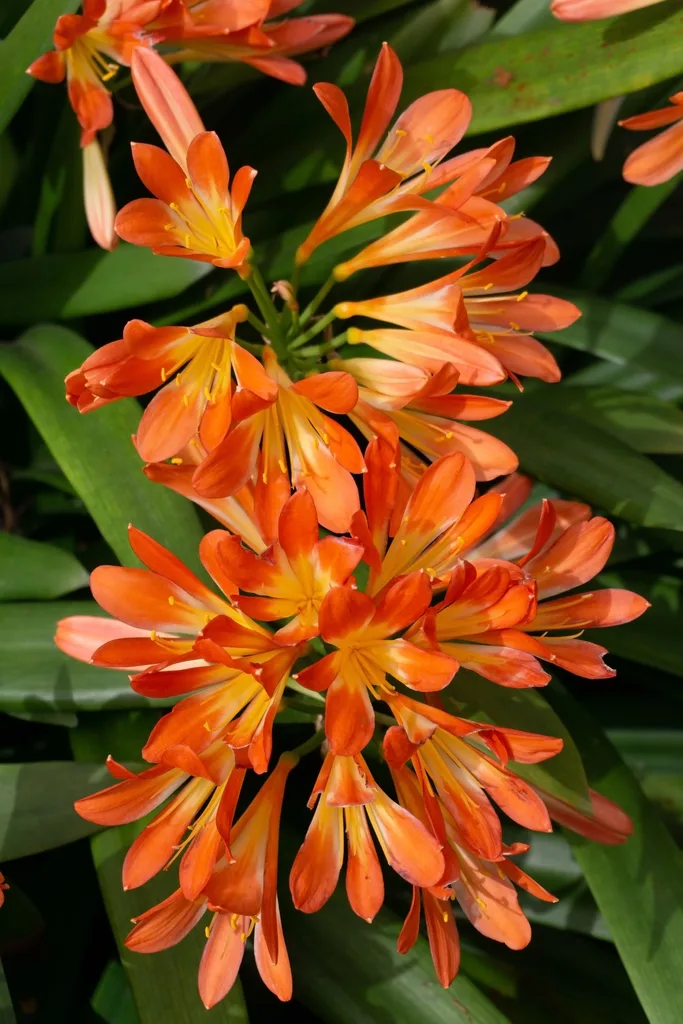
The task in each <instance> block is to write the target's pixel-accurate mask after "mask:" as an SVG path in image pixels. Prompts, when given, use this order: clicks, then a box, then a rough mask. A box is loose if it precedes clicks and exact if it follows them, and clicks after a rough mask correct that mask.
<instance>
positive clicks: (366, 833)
mask: <svg viewBox="0 0 683 1024" xmlns="http://www.w3.org/2000/svg"><path fill="white" fill-rule="evenodd" d="M346 834H347V842H348V857H347V865H346V894H347V896H348V898H349V903H350V904H351V909H352V910H353V912H354V913H355V914H358V916H359V917H362V918H363V920H364V921H367V922H368V923H370V922H371V921H372V920H373V918H374V917H375V916H376V914H377V913H378V912H379V910H380V908H381V906H382V903H383V902H384V880H383V878H382V869H381V867H380V864H379V860H378V858H377V852H376V850H375V845H374V843H373V841H372V838H371V836H370V829H369V828H368V823H367V820H366V817H365V813H364V811H363V810H362V809H361V808H357V807H349V808H347V810H346Z"/></svg>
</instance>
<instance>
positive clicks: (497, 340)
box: [335, 94, 683, 384]
mask: <svg viewBox="0 0 683 1024" xmlns="http://www.w3.org/2000/svg"><path fill="white" fill-rule="evenodd" d="M682 95H683V94H682ZM493 245H495V238H494V239H490V240H489V243H487V245H486V246H485V249H487V248H488V247H489V246H493ZM544 252H545V242H544V240H543V239H542V238H535V239H532V240H531V241H530V242H527V243H524V244H521V245H519V246H517V247H515V248H514V249H512V250H511V251H510V252H509V253H507V254H506V255H504V256H503V257H502V258H501V259H498V260H494V261H492V262H491V263H489V265H488V266H486V267H485V268H483V269H481V270H472V267H474V266H475V264H476V263H477V262H479V261H480V260H481V258H482V256H481V255H480V256H478V257H476V258H475V259H474V260H473V261H471V262H470V263H469V264H467V265H466V266H465V267H462V268H461V269H459V270H456V271H454V272H453V273H451V274H448V275H447V276H446V277H441V278H439V279H438V280H436V281H431V282H429V283H428V284H425V285H421V286H420V287H418V288H412V289H411V290H410V291H407V292H400V293H399V294H396V295H385V296H382V297H377V298H372V299H366V300H365V301H360V302H342V303H339V304H338V305H337V306H335V313H336V315H337V316H340V317H343V318H347V317H351V316H364V317H371V318H372V319H375V320H383V321H385V322H387V323H391V324H396V325H397V326H399V327H402V328H407V330H401V331H396V330H387V329H383V330H374V331H358V330H356V329H355V328H352V329H351V331H349V341H350V342H351V343H354V342H360V341H362V342H365V343H366V344H368V345H373V346H374V347H375V348H378V349H379V351H381V352H384V353H385V354H386V355H391V356H393V357H394V358H396V359H401V360H404V361H406V362H409V363H411V364H413V365H418V366H421V367H423V368H424V369H429V370H433V369H434V367H435V365H436V363H437V361H438V360H439V359H442V360H443V359H447V360H448V362H451V363H452V364H453V365H454V366H455V367H456V369H457V370H458V371H459V373H460V380H461V382H462V383H465V384H492V383H496V382H497V381H498V380H500V379H501V378H500V373H501V367H502V368H503V369H504V370H505V371H506V372H507V373H510V374H512V375H515V374H524V375H528V376H533V377H539V378H540V379H541V380H545V381H549V382H555V381H558V380H559V379H560V371H559V368H558V366H557V364H556V362H555V360H554V359H553V357H552V355H551V354H550V353H549V352H548V350H547V349H546V348H544V346H543V345H541V344H540V343H539V342H538V341H536V340H535V338H533V337H530V336H529V334H528V333H527V332H533V331H557V330H561V329H562V328H563V327H568V326H569V325H570V324H572V323H574V321H575V320H576V319H577V318H578V317H579V316H580V315H581V314H580V311H579V310H578V309H577V307H576V306H575V305H574V304H573V303H571V302H567V301H565V300H564V299H557V298H554V297H553V296H551V295H538V294H533V295H530V294H529V293H528V292H526V291H523V292H520V293H519V294H516V295H505V294H504V293H506V292H510V291H513V290H515V289H518V288H524V286H525V285H527V284H529V283H530V282H531V281H532V280H533V278H534V277H535V276H536V274H537V273H538V271H539V270H540V269H541V266H542V265H543V258H544ZM473 345H477V346H480V351H481V350H483V351H484V352H485V353H486V358H487V360H488V361H487V362H483V360H482V359H481V357H480V358H479V359H477V356H476V354H474V353H473V351H472V347H473ZM436 368H438V366H437V367H436Z"/></svg>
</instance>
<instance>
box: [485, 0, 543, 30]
mask: <svg viewBox="0 0 683 1024" xmlns="http://www.w3.org/2000/svg"><path fill="white" fill-rule="evenodd" d="M553 24H555V22H554V20H553V16H552V14H551V13H550V6H549V4H548V0H517V3H515V4H513V5H512V7H511V8H510V9H509V10H507V11H506V12H505V14H504V15H503V16H502V18H499V19H498V21H497V22H496V24H495V25H494V26H493V28H492V29H491V31H490V32H489V38H493V37H494V36H495V37H496V38H500V37H503V36H517V35H519V34H520V33H521V32H531V31H532V30H533V29H538V28H546V27H547V26H550V25H553Z"/></svg>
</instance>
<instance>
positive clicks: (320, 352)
mask: <svg viewBox="0 0 683 1024" xmlns="http://www.w3.org/2000/svg"><path fill="white" fill-rule="evenodd" d="M347 334H348V331H344V332H343V334H337V335H335V337H334V338H331V339H330V340H329V341H326V342H325V344H324V345H310V346H309V347H308V348H300V349H299V350H298V352H297V356H301V357H302V358H305V359H310V358H314V359H319V358H320V356H324V355H326V354H327V353H328V352H331V351H332V349H334V348H339V346H340V345H343V344H344V342H345V341H346V335H347Z"/></svg>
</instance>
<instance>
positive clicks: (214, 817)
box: [74, 740, 244, 900]
mask: <svg viewBox="0 0 683 1024" xmlns="http://www.w3.org/2000/svg"><path fill="white" fill-rule="evenodd" d="M107 768H108V769H109V771H110V772H111V774H112V775H113V776H114V778H115V779H121V780H123V781H120V782H118V783H117V784H116V785H115V786H111V787H109V789H104V790H102V791H101V792H99V793H94V794H93V795H92V796H86V797H83V799H81V800H77V801H76V803H75V804H74V807H75V809H76V811H77V812H78V813H79V814H80V815H81V817H82V818H85V819H86V821H94V822H97V824H98V825H123V824H127V823H128V822H131V821H138V820H139V819H140V818H143V817H145V816H146V815H147V814H149V813H150V811H153V810H155V809H156V808H157V807H159V806H160V805H161V804H162V803H164V802H165V801H166V800H167V799H168V798H169V797H171V800H170V801H169V803H168V804H167V805H166V807H165V808H164V809H163V810H162V811H161V812H160V813H159V814H157V815H155V817H154V818H153V819H152V820H151V821H150V823H149V824H148V825H146V826H145V828H144V829H143V830H142V832H141V833H140V835H139V836H138V837H137V839H136V840H135V841H134V842H133V844H132V846H131V847H130V849H129V850H128V852H127V854H126V858H125V860H124V862H123V888H124V889H135V888H137V887H138V886H140V885H144V883H145V882H147V881H149V879H150V878H152V877H153V876H154V875H156V874H157V872H159V871H161V870H162V868H165V867H167V866H168V864H169V863H170V862H171V861H173V860H174V859H175V857H176V856H178V854H179V853H180V852H181V851H182V858H181V861H180V870H179V879H180V888H181V890H182V892H183V895H184V896H185V898H186V899H188V900H193V899H195V898H196V897H197V896H198V895H199V894H200V893H201V892H202V890H203V889H204V887H205V886H206V884H207V882H208V880H209V878H210V876H211V872H212V871H213V868H214V866H215V864H216V862H217V860H218V859H219V857H221V856H222V851H223V850H224V848H225V842H227V841H229V836H230V822H231V821H232V815H233V813H234V809H235V804H236V803H237V797H238V796H239V792H240V788H241V785H242V780H243V777H244V769H243V768H236V767H235V754H234V752H233V750H232V749H231V748H230V747H229V746H228V745H227V744H226V743H224V742H223V741H222V740H216V741H215V742H214V743H213V744H212V745H211V746H210V747H208V748H207V749H206V750H205V751H203V752H202V753H201V755H199V756H198V755H197V754H195V753H194V752H193V751H192V750H190V748H189V747H187V746H183V745H182V744H178V745H177V746H175V747H173V748H171V749H170V750H168V751H167V752H166V754H165V756H164V759H163V762H162V763H161V764H159V765H155V766H154V767H153V768H147V769H146V770H145V771H143V772H140V774H139V775H135V774H134V773H133V772H130V771H128V769H127V768H124V766H123V765H120V764H118V763H117V762H116V761H114V760H113V758H111V757H108V758H107ZM188 829H190V835H189V836H187V830H188ZM223 837H225V842H224V838H223Z"/></svg>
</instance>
